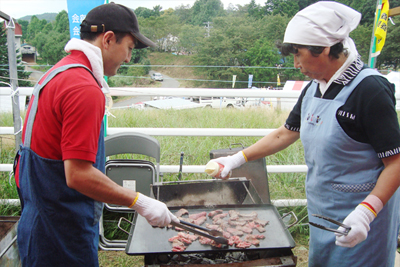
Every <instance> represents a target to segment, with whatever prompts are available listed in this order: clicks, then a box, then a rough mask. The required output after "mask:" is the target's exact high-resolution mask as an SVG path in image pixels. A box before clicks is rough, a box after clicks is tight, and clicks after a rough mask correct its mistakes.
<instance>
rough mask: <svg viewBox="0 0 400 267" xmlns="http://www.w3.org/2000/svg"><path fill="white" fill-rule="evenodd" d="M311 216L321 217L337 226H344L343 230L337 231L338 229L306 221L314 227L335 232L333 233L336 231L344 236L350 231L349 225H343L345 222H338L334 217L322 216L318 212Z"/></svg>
mask: <svg viewBox="0 0 400 267" xmlns="http://www.w3.org/2000/svg"><path fill="white" fill-rule="evenodd" d="M312 216H314V217H317V218H320V219H323V220H326V221H328V222H331V223H334V224H336V225H339V226H341V227H343V228H344V231H339V230H338V229H332V228H328V227H325V226H323V225H320V224H317V223H313V222H308V223H309V224H310V225H312V226H314V227H317V228H320V229H323V230H326V231H331V232H335V233H338V234H341V235H345V236H346V235H347V234H348V233H349V232H350V230H351V227H350V226H348V225H345V224H343V223H341V222H338V221H336V220H334V219H331V218H329V217H326V216H322V215H319V214H313V215H312Z"/></svg>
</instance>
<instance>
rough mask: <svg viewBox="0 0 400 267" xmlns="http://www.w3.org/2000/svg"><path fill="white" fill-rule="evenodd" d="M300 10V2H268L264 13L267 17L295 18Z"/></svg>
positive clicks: (272, 0)
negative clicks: (284, 16) (285, 16)
mask: <svg viewBox="0 0 400 267" xmlns="http://www.w3.org/2000/svg"><path fill="white" fill-rule="evenodd" d="M299 10H300V8H299V2H298V1H297V0H268V1H267V2H266V3H265V6H264V13H265V14H267V15H287V16H289V17H293V16H294V15H295V14H296V13H297V12H298V11H299Z"/></svg>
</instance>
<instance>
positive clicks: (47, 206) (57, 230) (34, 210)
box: [18, 64, 105, 267]
mask: <svg viewBox="0 0 400 267" xmlns="http://www.w3.org/2000/svg"><path fill="white" fill-rule="evenodd" d="M76 67H82V68H85V69H87V68H86V67H85V66H83V65H80V64H72V65H65V66H62V67H59V68H57V69H54V70H53V71H51V72H50V74H49V75H48V76H47V77H46V79H45V80H44V81H43V82H42V84H37V85H36V86H35V89H34V91H33V95H34V99H33V103H32V106H31V109H30V112H29V117H28V118H27V120H28V122H27V125H26V129H25V139H24V144H23V145H22V146H21V148H20V150H19V169H20V171H19V185H20V193H21V195H20V197H21V200H22V203H24V207H23V210H22V214H21V219H20V221H19V224H18V248H19V253H20V256H21V262H22V266H30V267H31V266H38V267H39V266H40V267H43V266H44V267H47V266H48V267H55V266H57V267H59V266H65V267H71V266H77V267H78V266H79V267H81V266H94V267H96V266H98V256H97V250H98V242H99V224H98V222H99V218H100V215H101V212H102V209H103V203H101V202H98V201H95V200H93V199H91V198H89V197H87V196H85V195H83V194H81V193H79V192H78V191H76V190H74V189H71V188H69V187H68V186H67V184H66V178H65V171H64V162H63V161H62V160H53V159H46V158H42V157H40V156H39V155H37V154H36V153H35V152H34V151H33V150H31V148H30V145H31V136H32V127H33V123H34V120H35V116H36V111H37V108H38V103H39V94H40V90H41V89H42V88H43V87H44V86H45V85H46V84H47V83H48V82H49V81H50V80H51V79H52V78H53V77H54V76H56V75H57V74H58V73H60V72H62V71H65V70H67V69H69V68H76ZM87 70H88V71H89V72H90V70H89V69H87ZM50 89H51V88H49V89H48V90H50ZM103 131H104V130H103V127H101V132H100V136H99V140H98V151H97V155H96V162H95V164H94V165H93V166H94V167H95V168H97V169H99V170H100V171H102V172H103V173H104V171H105V170H104V166H105V165H104V164H105V153H104V134H103Z"/></svg>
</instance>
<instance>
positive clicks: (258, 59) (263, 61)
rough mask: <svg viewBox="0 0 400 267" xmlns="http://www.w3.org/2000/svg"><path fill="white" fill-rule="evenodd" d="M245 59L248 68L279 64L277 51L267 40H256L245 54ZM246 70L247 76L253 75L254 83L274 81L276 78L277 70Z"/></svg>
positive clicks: (279, 57) (279, 58)
mask: <svg viewBox="0 0 400 267" xmlns="http://www.w3.org/2000/svg"><path fill="white" fill-rule="evenodd" d="M246 58H247V62H248V64H249V65H250V66H260V67H275V66H276V65H277V64H279V63H281V62H280V60H281V56H280V55H279V52H278V49H277V48H276V47H275V45H274V44H273V43H271V41H270V40H269V39H268V38H263V39H259V40H257V41H256V43H255V45H254V46H253V47H252V48H250V49H249V50H248V51H247V52H246ZM246 70H247V71H246V72H247V73H248V74H253V75H254V76H253V80H254V81H275V80H276V77H277V70H276V69H274V68H273V69H257V68H255V69H246ZM260 85H261V86H262V85H263V84H260Z"/></svg>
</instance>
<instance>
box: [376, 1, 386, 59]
mask: <svg viewBox="0 0 400 267" xmlns="http://www.w3.org/2000/svg"><path fill="white" fill-rule="evenodd" d="M388 14H389V0H382V6H381V15H380V17H379V18H378V23H377V25H376V29H375V37H376V46H375V53H374V54H373V56H374V57H377V56H378V55H379V54H380V53H381V51H382V48H383V45H384V44H385V39H386V33H387V23H388V18H389V16H388Z"/></svg>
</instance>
